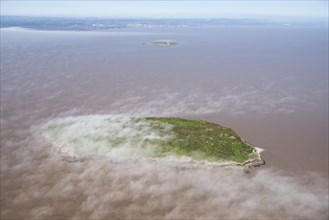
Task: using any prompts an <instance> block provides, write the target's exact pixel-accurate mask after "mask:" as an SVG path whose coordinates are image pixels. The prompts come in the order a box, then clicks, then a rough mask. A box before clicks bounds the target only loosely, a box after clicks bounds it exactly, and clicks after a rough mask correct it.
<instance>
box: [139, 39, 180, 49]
mask: <svg viewBox="0 0 329 220" xmlns="http://www.w3.org/2000/svg"><path fill="white" fill-rule="evenodd" d="M177 44H178V43H177V42H175V41H173V40H155V41H150V42H147V43H145V45H154V46H164V47H168V46H176V45H177Z"/></svg>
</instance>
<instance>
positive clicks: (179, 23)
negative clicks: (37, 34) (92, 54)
mask: <svg viewBox="0 0 329 220" xmlns="http://www.w3.org/2000/svg"><path fill="white" fill-rule="evenodd" d="M228 25H234V26H239V25H242V26H279V27H280V26H300V25H302V26H327V25H328V23H314V22H310V23H289V22H278V21H269V20H261V19H242V18H235V19H233V18H214V19H202V18H190V19H182V18H180V19H172V18H171V19H170V18H163V19H158V18H157V19H151V18H148V19H146V18H69V17H29V16H1V26H0V27H1V28H9V27H20V28H27V29H35V30H62V31H106V30H122V29H140V28H186V27H217V26H228Z"/></svg>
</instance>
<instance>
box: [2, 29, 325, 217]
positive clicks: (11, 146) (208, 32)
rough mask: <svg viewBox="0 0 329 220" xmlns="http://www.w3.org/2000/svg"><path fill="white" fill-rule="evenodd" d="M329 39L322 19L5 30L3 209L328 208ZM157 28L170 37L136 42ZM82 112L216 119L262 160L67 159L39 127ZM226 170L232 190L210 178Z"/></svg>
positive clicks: (108, 213) (264, 211)
mask: <svg viewBox="0 0 329 220" xmlns="http://www.w3.org/2000/svg"><path fill="white" fill-rule="evenodd" d="M327 38H328V33H327V30H325V29H321V28H312V27H308V28H302V27H221V28H185V29H174V28H171V29H151V30H146V29H145V30H142V29H139V30H126V31H123V32H106V33H105V32H104V33H97V32H44V31H28V30H19V29H2V30H1V199H2V203H1V215H2V217H4V218H23V217H39V218H110V217H120V218H129V217H136V216H138V217H142V218H144V217H145V216H147V217H153V218H182V217H192V218H193V217H218V216H223V217H226V218H242V217H246V216H247V217H260V218H264V217H273V216H275V217H282V218H285V217H301V218H302V217H303V218H304V217H309V216H312V217H314V216H315V215H318V217H319V218H326V217H327V216H328V209H327V207H328V200H327V197H326V196H325V195H327V194H328V193H327V192H328V180H327V179H326V178H325V177H327V176H328V75H327V74H328V63H327V62H328V61H327V60H328V49H327V48H328V42H327ZM158 39H172V40H175V41H177V42H178V46H175V47H157V46H151V45H143V43H145V42H148V41H153V40H158ZM85 114H125V115H135V116H175V117H185V118H196V119H205V120H208V121H212V122H216V123H220V124H223V125H225V126H227V127H232V128H234V129H235V130H236V131H237V132H238V133H239V134H240V135H241V136H242V137H243V138H244V139H245V140H247V141H248V142H250V143H251V144H253V145H255V146H259V147H262V148H264V149H265V152H264V153H263V157H264V159H265V160H266V161H267V166H266V167H264V168H262V170H260V171H257V172H256V174H255V176H252V177H245V176H244V175H242V174H240V172H236V171H232V172H227V171H222V170H216V171H209V170H203V171H202V170H201V171H200V170H187V171H186V170H184V171H180V170H177V169H175V168H168V167H162V166H161V165H158V166H155V167H153V165H152V166H151V167H150V166H149V165H147V164H146V165H145V164H142V163H141V164H140V166H137V167H139V168H137V167H136V166H134V165H130V164H124V165H111V164H110V165H109V163H106V162H104V161H102V162H97V163H96V162H88V163H83V164H67V163H64V162H61V161H60V159H58V157H57V155H56V153H55V152H51V150H50V147H49V145H47V144H46V143H44V142H43V141H42V139H41V138H40V136H39V134H38V126H39V125H40V124H42V123H44V122H46V121H47V120H49V119H52V118H56V117H66V116H76V115H85ZM96 171H97V172H96ZM223 172H224V173H223ZM164 173H166V174H164ZM160 174H161V175H160ZM195 175H197V176H198V177H199V178H195ZM182 176H183V177H184V178H185V179H181V178H180V177H182ZM224 176H225V177H226V178H225V179H226V180H225V181H224V182H221V183H220V184H222V185H221V186H222V187H223V188H226V189H227V190H228V191H227V190H220V189H219V188H218V187H215V186H216V185H218V184H219V182H220V180H222V179H223V177H224ZM266 181H268V182H266ZM236 182H239V184H236V185H235V183H236ZM269 182H272V183H273V186H272V185H271V184H269ZM246 183H250V186H248V187H247V189H246V186H245V184H246ZM208 184H210V185H211V184H212V185H213V186H214V187H211V186H210V185H208ZM274 184H275V186H274ZM231 185H234V186H235V187H233V188H230V187H229V186H231ZM278 185H279V186H282V187H281V188H280V187H277V186H278ZM152 187H153V188H152ZM292 189H294V190H295V191H293V190H292ZM259 190H263V191H264V192H262V195H265V196H262V197H260V196H259ZM292 191H293V192H292ZM242 192H246V194H243V193H242ZM289 193H292V194H289ZM228 195H229V196H228ZM283 195H286V196H285V197H283ZM177 197H179V199H178V198H177ZM251 197H253V198H254V199H250V198H251ZM191 199H193V200H194V201H196V202H195V204H194V205H191V204H190V203H189V202H187V201H190V200H191ZM261 200H265V201H267V202H268V203H271V204H272V203H273V202H276V204H278V205H277V206H276V207H273V206H265V205H262V204H260V201H261ZM148 201H152V202H153V204H151V203H149V202H148ZM173 201H175V203H173ZM278 201H279V202H278ZM303 201H304V202H303ZM309 201H312V205H311V206H310V205H309ZM173 204H175V205H173ZM201 204H203V205H201ZM219 204H222V206H221V207H222V209H218V205H219ZM197 207H202V208H197ZM287 207H288V208H287ZM237 208H239V209H240V210H241V211H240V212H238V213H236V212H234V210H236V209H237ZM306 209H307V210H308V211H305V210H306Z"/></svg>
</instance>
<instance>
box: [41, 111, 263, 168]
mask: <svg viewBox="0 0 329 220" xmlns="http://www.w3.org/2000/svg"><path fill="white" fill-rule="evenodd" d="M42 134H43V136H44V137H45V138H46V139H47V141H49V142H50V143H51V144H52V146H53V147H54V148H55V149H57V150H58V151H59V152H60V153H62V154H64V155H66V156H68V157H72V158H85V157H104V156H105V157H112V158H149V159H166V158H171V159H172V158H175V159H178V160H182V161H186V158H188V160H189V161H195V162H200V161H207V162H210V163H225V162H230V163H234V164H240V165H241V164H244V163H246V162H248V161H249V162H250V161H253V160H260V155H259V153H258V151H257V149H256V148H255V147H253V146H251V145H249V144H248V143H246V142H245V141H244V140H242V139H241V138H240V137H239V136H238V135H237V134H236V133H235V132H234V131H233V130H232V129H230V128H225V127H222V126H220V125H218V124H214V123H209V122H207V121H203V120H186V119H179V118H158V117H152V118H134V117H124V116H115V115H89V116H78V117H67V118H60V119H55V120H52V121H50V122H48V123H47V124H45V125H44V126H43V127H42Z"/></svg>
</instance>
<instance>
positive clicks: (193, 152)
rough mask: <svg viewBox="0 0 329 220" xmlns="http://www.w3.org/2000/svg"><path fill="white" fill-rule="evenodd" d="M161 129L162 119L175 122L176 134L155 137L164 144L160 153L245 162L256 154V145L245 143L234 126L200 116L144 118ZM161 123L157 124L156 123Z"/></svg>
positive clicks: (165, 121)
mask: <svg viewBox="0 0 329 220" xmlns="http://www.w3.org/2000/svg"><path fill="white" fill-rule="evenodd" d="M144 120H146V121H150V122H153V123H154V124H155V125H154V126H156V127H157V128H158V129H160V130H161V126H160V125H161V123H168V124H171V125H173V126H174V127H173V131H174V133H175V138H173V139H172V140H169V141H160V140H155V141H154V140H153V141H152V142H153V143H152V144H155V145H159V146H161V147H160V148H158V151H157V152H156V153H157V156H159V157H161V156H165V155H167V154H170V153H175V154H178V155H181V156H183V155H185V156H190V157H192V158H193V159H196V160H203V159H206V160H208V161H235V162H238V163H243V162H245V161H246V160H248V159H253V158H255V154H254V153H253V152H254V151H255V149H254V148H253V147H251V146H250V145H248V144H247V143H245V142H244V141H243V140H242V139H241V138H240V137H239V136H238V135H237V134H236V133H235V132H234V131H233V130H232V129H230V128H225V127H222V126H220V125H217V124H213V123H209V122H206V121H201V120H185V119H178V118H145V119H144ZM157 124H158V126H157Z"/></svg>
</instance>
